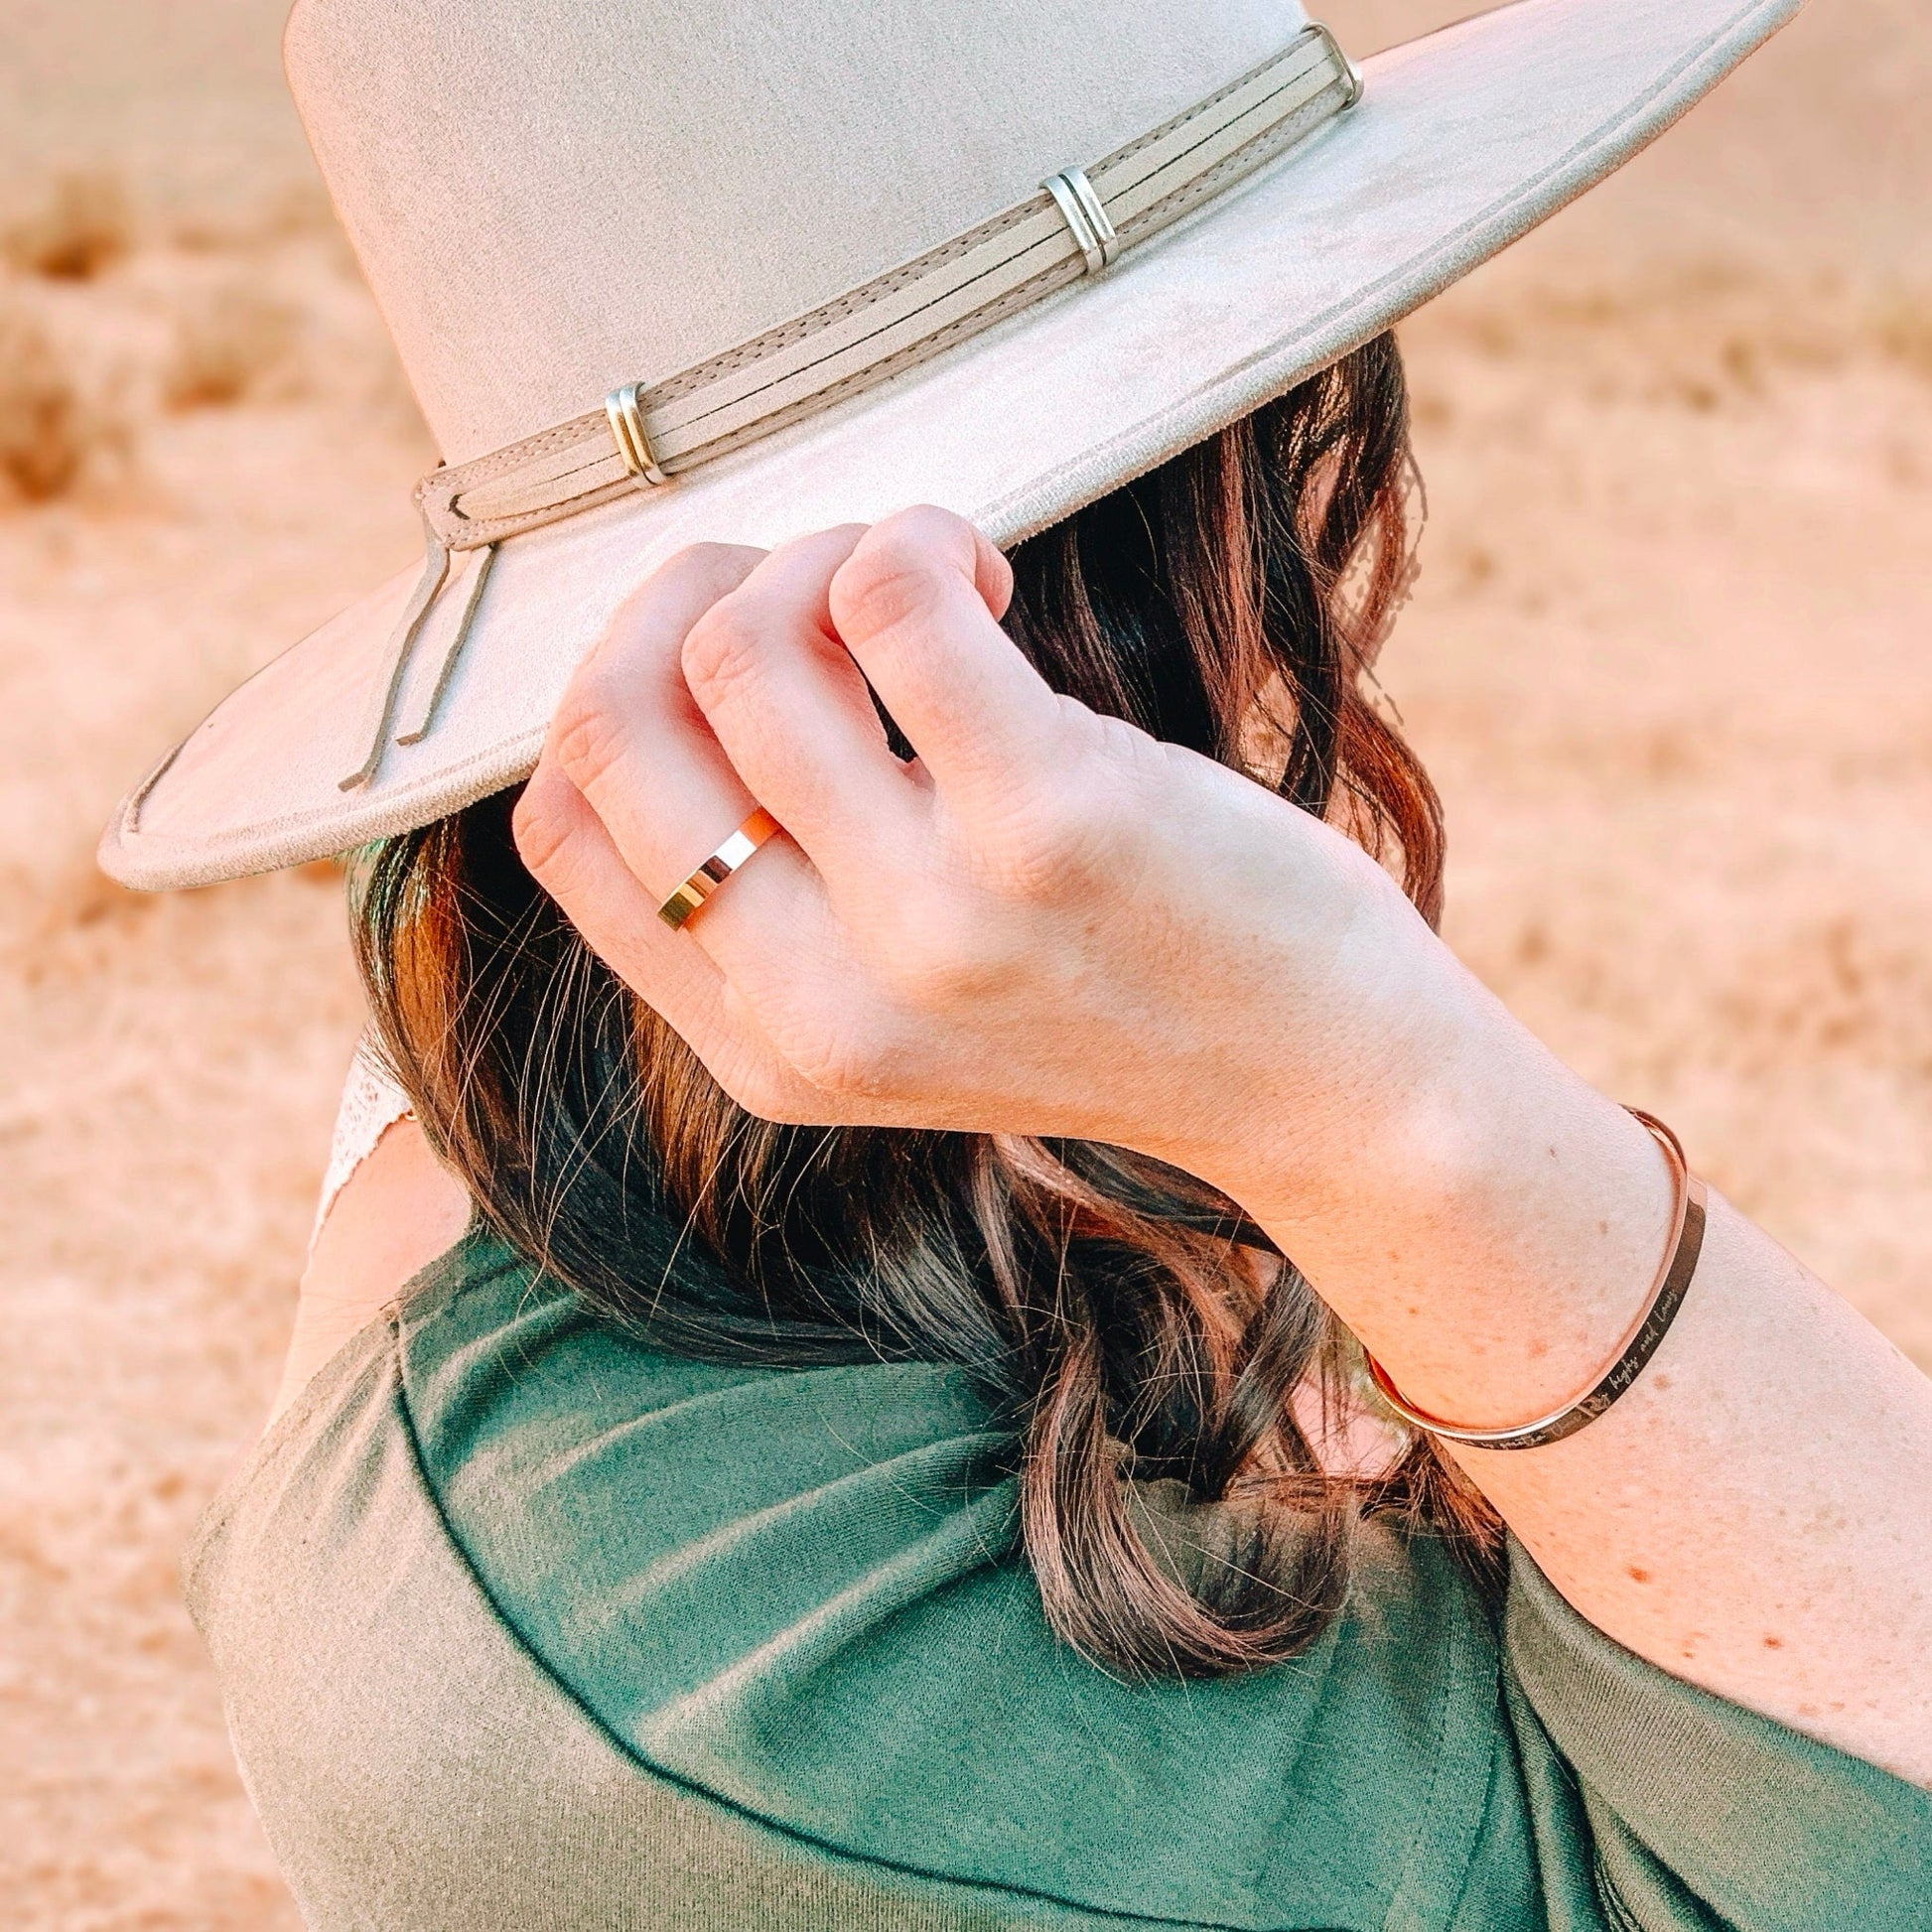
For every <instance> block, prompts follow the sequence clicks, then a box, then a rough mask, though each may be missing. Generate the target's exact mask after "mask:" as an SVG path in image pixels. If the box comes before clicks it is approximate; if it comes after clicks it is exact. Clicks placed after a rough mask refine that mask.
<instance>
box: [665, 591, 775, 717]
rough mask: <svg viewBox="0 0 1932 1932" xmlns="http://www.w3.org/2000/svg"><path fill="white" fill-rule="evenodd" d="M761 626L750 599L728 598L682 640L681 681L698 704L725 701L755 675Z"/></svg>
mask: <svg viewBox="0 0 1932 1932" xmlns="http://www.w3.org/2000/svg"><path fill="white" fill-rule="evenodd" d="M762 633H763V625H762V624H761V623H760V621H759V616H758V612H757V610H756V608H755V607H754V605H753V603H752V601H751V600H750V599H749V598H745V597H742V596H736V595H734V596H731V597H726V598H722V599H720V600H719V602H718V603H716V604H714V605H713V606H712V607H711V609H710V610H709V611H707V612H706V613H705V614H704V616H703V617H701V618H700V619H699V620H698V621H697V622H696V623H694V624H693V625H692V626H691V628H690V630H689V631H688V632H687V633H686V635H685V639H684V650H683V655H682V659H681V661H682V664H683V668H684V681H685V683H686V685H687V686H689V688H690V691H691V695H692V696H693V697H695V698H697V699H698V700H699V701H700V702H712V703H720V702H725V701H728V700H729V699H730V698H731V696H732V694H733V693H734V692H736V691H738V690H740V689H742V688H743V687H744V686H745V685H746V684H747V683H748V682H749V681H750V680H751V679H752V678H754V677H755V676H756V675H757V673H758V667H759V661H760V659H761V656H762V643H763V634H762Z"/></svg>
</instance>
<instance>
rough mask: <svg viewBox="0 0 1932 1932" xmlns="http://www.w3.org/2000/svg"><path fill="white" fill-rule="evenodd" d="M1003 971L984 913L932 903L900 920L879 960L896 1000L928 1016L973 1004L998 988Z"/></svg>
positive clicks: (899, 1003)
mask: <svg viewBox="0 0 1932 1932" xmlns="http://www.w3.org/2000/svg"><path fill="white" fill-rule="evenodd" d="M1002 971H1003V961H1002V958H1001V955H1000V949H999V948H998V947H997V946H996V945H995V944H993V943H992V942H991V941H990V939H989V936H988V932H987V921H986V920H985V919H984V918H983V917H981V916H978V915H977V914H974V915H969V914H967V913H966V912H965V911H964V910H963V909H957V908H953V909H948V908H944V907H932V906H930V905H928V906H926V907H924V908H922V910H921V913H920V914H919V916H917V917H914V918H907V919H905V920H902V921H900V922H899V923H898V927H897V931H896V932H895V933H894V934H893V935H892V938H891V939H890V941H889V942H888V943H887V945H886V946H885V947H884V949H883V956H882V959H881V962H880V977H881V978H882V980H883V981H884V982H885V984H886V985H887V986H888V987H889V988H890V990H891V992H892V995H893V998H894V1002H895V1004H897V1006H899V1007H901V1008H903V1009H905V1010H907V1011H909V1012H912V1013H916V1014H918V1015H920V1016H922V1017H928V1018H929V1017H933V1016H936V1015H939V1014H944V1013H951V1012H957V1011H959V1010H960V1009H962V1008H968V1007H972V1006H974V1005H976V1004H977V1003H978V1002H980V1001H981V1000H983V999H985V998H986V997H987V995H988V994H989V993H990V992H992V991H993V990H995V989H996V988H997V986H998V985H999V982H1000V979H1001V975H1002Z"/></svg>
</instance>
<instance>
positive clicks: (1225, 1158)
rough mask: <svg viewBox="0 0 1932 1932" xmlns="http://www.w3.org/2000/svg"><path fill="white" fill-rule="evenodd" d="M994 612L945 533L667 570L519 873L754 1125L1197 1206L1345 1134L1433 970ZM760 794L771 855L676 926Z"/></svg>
mask: <svg viewBox="0 0 1932 1932" xmlns="http://www.w3.org/2000/svg"><path fill="white" fill-rule="evenodd" d="M1011 589H1012V576H1011V573H1010V571H1009V569H1008V567H1007V564H1006V560H1005V559H1004V558H1003V557H1002V556H1001V555H1000V554H999V552H998V551H997V550H995V549H994V548H993V547H992V546H991V545H990V544H989V543H988V542H987V541H986V540H985V539H984V538H983V537H981V536H979V535H978V533H977V532H976V531H974V530H973V528H972V527H971V526H970V525H969V524H967V523H965V522H962V521H961V520H960V519H959V518H957V517H954V516H951V515H949V514H947V513H946V512H944V511H940V510H935V509H920V510H910V511H906V512H904V513H902V514H900V515H897V516H895V517H892V518H890V519H889V520H887V521H886V522H884V523H881V524H878V525H876V526H874V527H873V528H871V529H869V530H861V529H857V528H848V529H842V530H834V531H828V532H825V533H822V534H820V535H817V536H813V537H808V538H805V539H802V540H800V541H799V542H796V543H793V544H789V545H787V546H785V547H784V548H783V549H781V550H778V551H776V552H774V553H772V554H770V555H768V556H766V555H764V554H762V553H760V552H758V551H753V550H744V549H731V548H722V547H705V548H700V549H696V550H690V551H686V552H684V553H683V554H682V555H680V556H678V557H676V558H674V559H672V560H671V562H669V563H668V564H667V565H665V566H664V568H662V569H661V570H660V571H658V572H657V573H656V575H655V576H653V577H652V578H651V579H650V581H649V582H648V583H646V584H645V585H644V586H643V588H642V589H641V590H640V591H639V592H638V593H637V594H636V595H635V596H634V597H633V598H632V599H631V600H630V601H629V603H628V604H627V605H626V606H625V607H624V609H623V610H622V611H621V613H620V615H619V616H618V618H617V620H616V621H614V623H613V625H612V627H611V630H610V632H609V634H608V635H607V636H606V638H605V639H604V641H603V642H602V644H601V645H600V646H599V648H598V649H597V651H596V652H595V653H594V654H593V655H592V656H591V657H590V658H589V659H588V660H587V661H586V662H585V664H584V665H583V666H582V667H581V669H580V670H579V672H578V673H577V676H576V678H575V679H574V681H573V682H572V684H571V687H570V689H569V691H568V692H567V693H566V695H565V698H564V700H563V703H562V706H561V707H560V709H559V712H558V714H557V717H556V721H555V724H554V726H553V728H552V731H551V734H550V738H549V742H548V744H547V746H546V748H545V750H544V753H543V757H542V759H541V762H540V763H539V765H538V768H537V771H536V773H535V775H534V776H533V777H532V779H531V780H530V783H529V786H528V788H527V789H526V791H525V794H524V797H523V799H522V802H521V804H520V806H519V809H518V812H517V821H516V833H517V841H518V845H519V849H520V850H521V852H522V854H523V857H524V859H525V861H526V863H527V864H528V865H529V867H530V869H531V871H532V872H533V873H534V874H535V875H536V877H537V878H538V879H539V880H540V881H541V882H542V883H543V885H544V886H545V888H546V889H547V890H548V891H549V892H550V893H551V894H552V895H553V897H555V898H556V899H557V900H558V902H559V903H560V904H561V905H562V907H563V908H564V910H565V911H566V912H567V913H568V914H569V916H570V917H571V919H572V920H573V921H574V922H575V923H576V924H577V926H578V927H579V929H580V930H581V931H582V932H583V933H584V935H585V937H586V938H587V939H588V940H589V942H590V943H591V945H592V946H594V947H595V948H596V949H597V951H598V952H599V953H600V954H601V955H602V956H603V957H604V958H605V959H606V960H607V961H608V962H609V963H610V964H611V966H612V967H613V968H614V969H615V970H616V971H617V972H618V973H619V974H620V975H621V977H622V978H623V979H624V981H625V982H626V983H627V984H628V985H630V986H631V987H632V988H633V989H634V990H635V991H636V992H637V993H638V994H639V995H640V996H641V997H642V998H643V999H644V1000H646V1001H647V1002H648V1003H649V1004H650V1005H651V1006H653V1007H654V1008H656V1009H657V1011H659V1012H660V1013H661V1014H662V1015H663V1016H664V1017H665V1018H666V1020H668V1021H669V1023H670V1024H671V1025H672V1026H673V1027H674V1028H676V1029H677V1031H678V1032H679V1033H680V1034H681V1035H683V1036H684V1037H685V1038H686V1039H687V1040H688V1041H689V1042H690V1044H691V1045H692V1047H693V1048H694V1050H695V1051H696V1052H697V1054H698V1056H699V1058H700V1059H702V1060H703V1062H704V1063H705V1065H706V1066H707V1067H708V1068H709V1069H710V1070H711V1072H712V1073H713V1074H714V1076H715V1077H716V1078H717V1079H718V1080H719V1081H720V1083H721V1084H722V1085H723V1086H724V1087H725V1089H726V1090H727V1091H728V1092H729V1093H730V1094H731V1095H732V1096H733V1098H735V1099H736V1100H738V1101H739V1102H740V1103H741V1104H742V1105H743V1106H745V1107H746V1108H748V1109H749V1110H750V1111H752V1112H753V1113H756V1114H759V1115H762V1116H764V1117H767V1118H772V1119H779V1120H787V1121H806V1122H819V1123H835V1122H852V1123H870V1124H883V1125H903V1126H917V1127H928V1128H955V1129H966V1130H977V1131H981V1132H988V1133H1016V1134H1052V1135H1071V1136H1080V1137H1084V1138H1088V1139H1095V1140H1102V1141H1108V1142H1113V1143H1116V1144H1119V1145H1123V1146H1127V1147H1131V1148H1135V1149H1138V1150H1139V1151H1141V1152H1143V1153H1148V1154H1153V1155H1157V1156H1160V1157H1161V1158H1164V1159H1167V1160H1170V1161H1173V1162H1175V1163H1177V1164H1179V1165H1182V1166H1186V1167H1188V1168H1189V1169H1191V1170H1192V1171H1193V1172H1195V1173H1201V1174H1202V1175H1203V1177H1205V1178H1209V1179H1212V1180H1216V1181H1218V1182H1219V1183H1220V1184H1222V1185H1230V1184H1232V1185H1240V1184H1241V1182H1242V1179H1243V1175H1244V1172H1245V1171H1246V1169H1247V1168H1248V1167H1249V1166H1251V1165H1252V1162H1253V1160H1254V1158H1255V1157H1256V1155H1257V1153H1258V1151H1260V1150H1263V1149H1265V1150H1266V1156H1267V1160H1268V1162H1269V1166H1270V1173H1271V1180H1272V1181H1273V1182H1278V1181H1279V1177H1280V1172H1281V1165H1282V1162H1283V1161H1284V1159H1285V1158H1287V1156H1288V1155H1289V1152H1290V1149H1291V1146H1299V1147H1300V1148H1301V1149H1302V1150H1304V1152H1305V1153H1306V1154H1307V1155H1308V1156H1309V1157H1310V1158H1312V1157H1313V1156H1314V1155H1315V1154H1316V1153H1317V1152H1320V1153H1323V1154H1331V1153H1332V1151H1333V1150H1332V1149H1329V1148H1327V1147H1325V1145H1324V1137H1325V1136H1332V1135H1334V1134H1336V1133H1339V1134H1340V1135H1341V1137H1342V1139H1343V1140H1344V1141H1345V1142H1347V1143H1350V1144H1356V1143H1359V1140H1360V1138H1361V1136H1362V1134H1363V1132H1364V1130H1365V1129H1366V1128H1367V1127H1368V1126H1369V1125H1370V1124H1372V1123H1373V1122H1375V1121H1377V1120H1379V1119H1381V1118H1384V1117H1386V1116H1387V1115H1388V1114H1390V1113H1391V1111H1392V1110H1394V1109H1396V1108H1398V1107H1399V1106H1400V1105H1401V1104H1403V1102H1404V1100H1405V1098H1406V1096H1407V1093H1408V1090H1409V1088H1410V1087H1411V1086H1412V1085H1413V1082H1414V1078H1415V1071H1416V1069H1417V1067H1419V1066H1426V1065H1428V1064H1431V1063H1432V1062H1433V1061H1434V1060H1435V1059H1437V1058H1439V1057H1440V1055H1432V1054H1431V1053H1429V1052H1427V1051H1423V1050H1419V1049H1420V1037H1419V1036H1420V1035H1422V1034H1423V1033H1425V1032H1426V1031H1427V1029H1428V1026H1429V1023H1430V1019H1431V1016H1432V1012H1441V1011H1443V1010H1446V1009H1447V1008H1449V1007H1452V1006H1453V1005H1454V1003H1455V999H1456V997H1457V992H1458V982H1459V978H1460V976H1459V972H1457V971H1456V970H1454V969H1453V968H1452V962H1450V961H1449V959H1448V955H1447V954H1446V953H1444V952H1443V951H1442V949H1441V948H1440V946H1439V945H1438V943H1437V941H1436V940H1435V939H1434V937H1433V936H1432V935H1431V934H1430V933H1429V932H1428V930H1427V929H1426V927H1425V926H1424V925H1423V924H1422V922H1421V920H1420V919H1418V918H1417V917H1416V915H1415V914H1414V913H1413V911H1411V909H1410V908H1409V906H1408V904H1407V902H1406V900H1404V899H1403V897H1402V896H1401V894H1400V892H1399V891H1398V890H1397V889H1396V887H1395V886H1394V884H1393V883H1392V882H1391V881H1390V880H1389V879H1388V877H1387V876H1386V875H1385V874H1384V873H1383V872H1382V871H1381V870H1380V869H1379V868H1378V867H1377V866H1375V865H1374V864H1373V863H1372V862H1371V861H1370V860H1369V859H1368V858H1367V857H1366V856H1365V855H1364V854H1363V853H1362V852H1361V851H1360V850H1359V849H1358V848H1357V847H1356V846H1354V845H1353V844H1352V843H1351V842H1349V841H1348V840H1346V839H1345V838H1343V837H1341V836H1340V835H1338V834H1337V833H1335V832H1334V831H1332V830H1331V829H1330V828H1328V827H1326V826H1324V825H1322V824H1320V823H1318V822H1317V821H1316V820H1314V819H1312V818H1311V817H1310V816H1309V815H1308V814H1306V813H1304V812H1301V811H1299V810H1297V809H1295V808H1294V807H1292V806H1289V805H1287V804H1284V803H1283V802H1282V801H1281V800H1280V799H1278V798H1277V797H1275V796H1274V795H1273V794H1272V793H1271V792H1269V791H1267V790H1265V789H1264V788H1263V787H1262V786H1260V785H1258V784H1256V783H1254V782H1253V781H1251V780H1250V779H1248V778H1246V777H1243V776H1241V775H1240V774H1238V773H1236V772H1234V771H1231V770H1229V769H1227V768H1226V767H1225V766H1222V765H1219V764H1216V763H1214V762H1213V761H1211V760H1210V759H1203V758H1200V757H1198V756H1196V755H1195V754H1193V753H1191V752H1188V751H1185V750H1182V749H1179V748H1177V747H1174V746H1172V745H1166V744H1162V743H1159V742H1157V741H1156V740H1154V739H1152V738H1150V737H1148V736H1147V735H1146V734H1145V733H1143V732H1141V731H1138V730H1136V729H1135V728H1134V727H1132V726H1130V725H1127V724H1125V723H1122V722H1121V721H1119V720H1117V719H1113V718H1108V717H1103V716H1100V715H1098V714H1096V713H1094V712H1092V711H1090V710H1088V709H1087V708H1086V707H1085V706H1083V705H1080V704H1078V703H1075V702H1073V701H1072V700H1069V699H1066V698H1062V697H1059V696H1056V695H1055V694H1054V693H1053V692H1052V691H1050V690H1049V689H1048V688H1047V686H1046V685H1045V684H1044V683H1043V682H1042V681H1041V679H1040V678H1039V677H1038V675H1037V674H1036V673H1035V671H1034V670H1033V669H1032V668H1031V666H1030V665H1029V664H1028V663H1027V662H1026V660H1025V659H1024V658H1023V657H1022V655H1021V653H1020V651H1019V650H1018V649H1017V648H1016V647H1015V645H1014V644H1013V642H1012V640H1011V639H1010V638H1009V637H1008V636H1007V635H1006V633H1005V632H1004V631H1003V630H1002V629H1001V628H1000V625H999V622H998V620H999V618H1000V616H1001V615H1002V614H1003V612H1004V610H1005V607H1006V603H1007V599H1008V597H1009V595H1010V593H1011ZM868 682H870V684H871V687H872V689H873V690H874V691H876V692H877V693H878V694H879V698H880V701H881V702H882V703H883V704H884V705H885V707H886V708H887V710H888V711H889V712H890V713H891V715H892V717H893V719H894V720H895V721H896V723H897V725H898V727H899V728H900V730H901V731H902V732H903V733H904V735H905V737H906V739H907V740H908V741H909V742H910V744H911V746H912V747H913V748H914V750H915V752H916V754H917V757H916V758H915V759H913V760H912V761H911V762H909V763H907V762H901V761H900V760H899V759H897V758H896V757H895V756H894V754H893V752H892V750H891V749H890V747H889V745H888V741H887V736H886V732H885V730H884V728H883V726H882V725H881V722H880V719H879V716H878V713H877V711H876V709H875V707H874V704H873V701H872V697H871V695H870V693H869V692H868V689H867V685H868ZM755 803H757V804H762V805H763V806H765V807H766V809H768V810H769V811H770V812H771V813H772V814H773V816H774V817H775V818H776V819H777V820H778V821H779V822H780V824H781V825H782V826H783V827H784V828H785V832H784V834H783V835H781V836H779V837H776V838H774V839H772V840H771V841H770V842H769V843H767V844H766V845H765V846H764V847H763V848H762V849H761V850H760V851H759V853H758V854H757V855H756V856H755V857H754V858H753V859H752V860H751V861H750V862H749V863H748V865H747V866H746V867H745V869H744V870H743V871H742V872H741V873H739V874H737V875H735V876H734V877H733V878H732V879H731V880H730V882H729V883H728V884H727V885H726V886H725V887H724V888H723V889H722V890H721V891H720V892H719V893H718V895H717V896H716V897H714V898H713V899H712V900H711V901H709V902H708V903H707V905H706V906H705V908H704V909H703V911H702V913H700V914H699V915H698V916H697V917H695V918H694V919H693V920H692V921H691V922H690V923H689V924H688V925H687V927H686V928H685V930H684V931H683V932H681V933H677V932H673V931H671V930H670V929H669V928H668V927H666V926H665V925H663V924H662V923H661V922H660V921H659V919H658V918H657V916H656V907H657V905H658V904H659V903H660V901H661V900H662V898H663V897H665V896H666V895H667V894H668V893H669V892H670V891H671V890H672V889H673V888H674V887H675V886H676V885H677V883H678V881H679V880H681V879H682V878H683V877H685V876H686V874H688V873H689V871H690V870H691V869H692V868H693V867H694V866H696V865H697V864H698V863H699V862H700V861H701V860H702V859H703V858H704V856H705V855H706V853H708V852H709V851H711V850H712V849H713V848H714V847H715V846H716V845H717V844H718V843H719V841H720V840H722V839H723V838H724V837H725V836H726V835H727V834H728V833H729V832H730V831H731V830H732V829H733V828H734V827H735V826H737V825H738V824H739V823H740V822H742V820H743V819H744V818H745V817H746V816H747V815H748V813H749V812H750V811H751V810H752V809H753V806H754V804H755Z"/></svg>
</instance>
